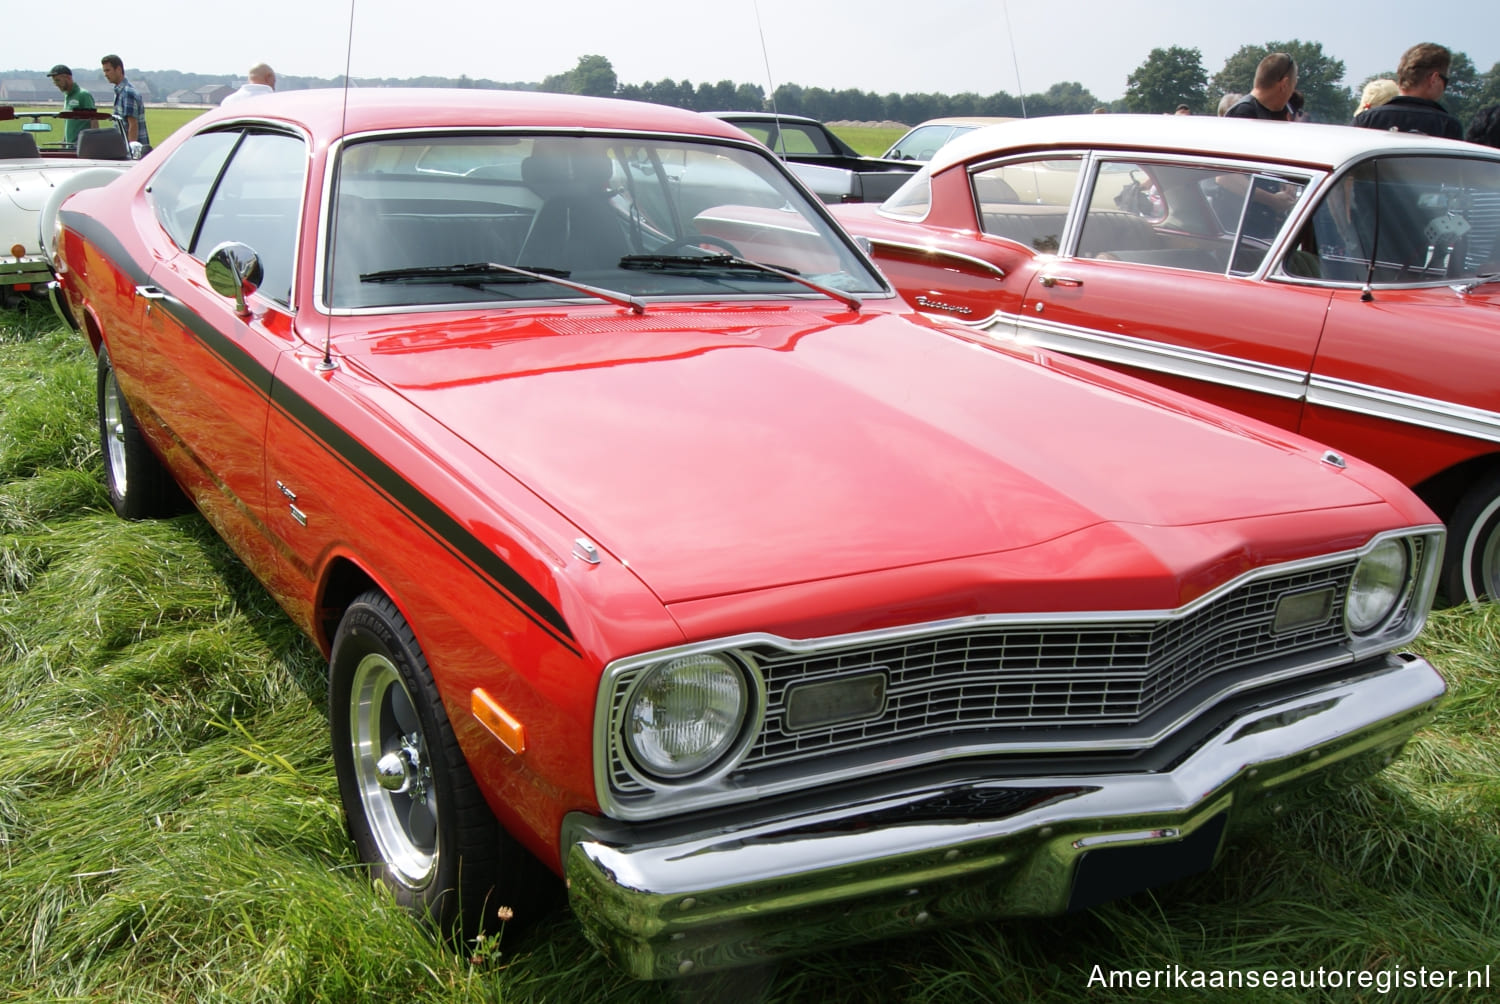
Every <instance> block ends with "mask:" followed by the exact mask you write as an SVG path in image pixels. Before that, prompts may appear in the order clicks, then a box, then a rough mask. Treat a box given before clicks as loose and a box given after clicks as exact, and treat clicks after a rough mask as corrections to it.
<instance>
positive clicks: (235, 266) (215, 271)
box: [203, 241, 265, 317]
mask: <svg viewBox="0 0 1500 1004" xmlns="http://www.w3.org/2000/svg"><path fill="white" fill-rule="evenodd" d="M203 276H204V278H206V279H207V280H208V285H209V288H210V289H212V290H213V291H214V292H215V293H218V294H219V295H220V296H232V297H234V312H235V313H236V314H238V315H239V316H240V317H249V316H250V308H249V307H247V306H245V291H246V289H247V288H248V289H249V290H250V291H251V292H254V291H255V288H256V287H257V286H259V285H260V283H261V280H262V279H264V278H265V271H264V270H263V269H262V268H261V267H260V256H259V255H257V254H256V253H255V250H254V249H253V248H251V247H250V246H249V245H248V244H240V243H238V242H237V241H225V242H224V243H223V244H220V245H218V246H217V247H215V248H214V249H213V250H212V251H210V252H209V253H208V261H207V262H205V263H204V265H203Z"/></svg>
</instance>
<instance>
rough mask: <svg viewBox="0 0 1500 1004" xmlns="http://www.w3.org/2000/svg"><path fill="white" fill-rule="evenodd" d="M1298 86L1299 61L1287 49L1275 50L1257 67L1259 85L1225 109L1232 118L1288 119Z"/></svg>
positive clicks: (1226, 115)
mask: <svg viewBox="0 0 1500 1004" xmlns="http://www.w3.org/2000/svg"><path fill="white" fill-rule="evenodd" d="M1296 89H1297V63H1296V62H1295V61H1294V60H1293V59H1292V57H1291V56H1288V55H1287V54H1286V53H1284V52H1273V53H1271V54H1270V55H1268V56H1266V58H1264V59H1262V60H1261V61H1260V64H1259V65H1258V66H1256V68H1255V85H1254V86H1253V87H1251V88H1250V93H1249V94H1246V95H1245V96H1244V97H1243V98H1240V100H1239V101H1237V102H1235V103H1234V104H1233V105H1230V106H1229V110H1228V111H1226V112H1224V117H1225V118H1231V119H1271V120H1273V121H1276V122H1287V121H1289V120H1290V118H1291V116H1290V115H1288V114H1287V107H1286V106H1287V102H1288V101H1290V100H1291V98H1292V92H1293V91H1295V90H1296Z"/></svg>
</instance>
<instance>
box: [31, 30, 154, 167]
mask: <svg viewBox="0 0 1500 1004" xmlns="http://www.w3.org/2000/svg"><path fill="white" fill-rule="evenodd" d="M99 65H100V67H101V68H102V69H103V70H104V79H105V80H108V81H109V82H110V83H111V84H113V85H114V88H115V104H114V109H115V116H116V117H118V118H119V119H121V120H122V121H123V122H124V123H125V139H126V141H127V142H128V143H129V144H130V149H131V152H132V153H133V154H134V155H136V156H142V155H144V154H147V153H149V152H150V151H151V135H150V133H148V132H147V130H146V102H144V101H142V100H141V92H140V91H138V90H136V89H135V85H134V84H132V83H131V82H130V80H129V79H128V78H127V77H126V76H125V63H124V61H123V60H121V59H120V57H119V56H116V55H114V54H113V53H111V54H110V55H108V56H105V57H103V58H102V59H100V60H99ZM47 75H48V76H49V77H51V78H52V84H53V86H55V87H56V88H57V89H58V90H60V91H62V92H63V111H68V112H73V111H93V110H94V109H95V105H94V96H93V95H92V94H90V93H89V92H88V91H86V90H84V89H83V88H82V87H81V86H79V85H78V83H77V82H76V81H75V80H74V79H73V70H72V69H71V68H70V67H68V66H67V65H66V64H64V63H58V64H57V65H56V66H54V67H52V69H51V70H49V71H48V72H47ZM88 124H89V123H88V120H87V119H69V120H68V124H67V128H66V131H65V132H64V134H63V138H64V139H65V140H66V141H67V142H69V143H72V144H75V145H76V144H77V142H78V136H79V134H80V133H82V132H83V130H84V129H86V128H88Z"/></svg>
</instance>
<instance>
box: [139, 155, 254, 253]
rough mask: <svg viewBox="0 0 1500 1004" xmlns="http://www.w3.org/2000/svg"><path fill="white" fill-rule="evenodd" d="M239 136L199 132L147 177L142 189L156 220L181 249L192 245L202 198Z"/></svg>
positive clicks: (209, 188) (211, 185) (206, 195)
mask: <svg viewBox="0 0 1500 1004" xmlns="http://www.w3.org/2000/svg"><path fill="white" fill-rule="evenodd" d="M239 138H240V134H239V133H238V132H208V133H200V134H198V135H197V136H194V137H193V138H192V139H190V140H188V141H187V142H186V143H184V144H182V145H181V146H179V147H178V148H177V149H176V150H175V151H174V152H173V153H172V156H171V157H170V158H169V159H168V160H167V162H166V163H165V164H163V165H162V166H161V168H160V169H159V170H158V171H157V172H156V174H154V175H152V177H151V184H150V185H149V186H147V188H146V191H147V192H148V193H149V194H150V197H151V207H152V209H153V210H154V211H155V213H156V219H157V222H158V223H160V224H161V225H162V229H164V230H165V231H166V232H167V236H169V237H171V238H172V243H173V244H176V245H177V246H178V247H179V248H182V249H183V250H184V251H186V250H188V249H189V248H190V247H191V246H192V243H193V231H194V230H196V229H197V227H198V218H199V217H200V216H202V214H203V203H204V200H206V199H207V198H208V193H209V192H210V191H211V190H212V189H213V184H214V179H216V178H217V177H218V176H219V172H220V171H221V170H223V168H224V161H225V159H226V158H227V157H228V156H229V151H230V150H232V149H233V148H234V144H235V143H236V142H237V141H238V140H239Z"/></svg>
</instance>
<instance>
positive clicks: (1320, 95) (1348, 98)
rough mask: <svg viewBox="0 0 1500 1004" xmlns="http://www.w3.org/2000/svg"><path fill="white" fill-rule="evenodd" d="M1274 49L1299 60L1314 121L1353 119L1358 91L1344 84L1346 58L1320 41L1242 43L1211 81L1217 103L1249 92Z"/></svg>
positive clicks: (1302, 87)
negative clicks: (1330, 51) (1326, 51)
mask: <svg viewBox="0 0 1500 1004" xmlns="http://www.w3.org/2000/svg"><path fill="white" fill-rule="evenodd" d="M1273 52H1284V53H1286V54H1287V55H1289V56H1291V57H1292V59H1294V60H1295V61H1296V63H1297V89H1298V90H1299V91H1301V92H1302V96H1303V98H1304V99H1305V100H1306V105H1305V106H1304V107H1305V110H1306V111H1307V113H1308V115H1309V116H1311V117H1312V119H1313V121H1315V122H1348V121H1349V117H1350V116H1351V115H1353V114H1354V103H1355V100H1356V98H1357V97H1358V95H1356V94H1355V93H1353V92H1352V91H1350V89H1349V88H1348V87H1346V86H1345V85H1344V61H1343V60H1342V59H1334V58H1333V57H1332V56H1328V55H1325V54H1324V52H1323V45H1322V43H1320V42H1303V41H1299V40H1298V39H1292V40H1291V41H1290V42H1267V43H1266V44H1264V45H1242V46H1240V48H1239V50H1238V51H1236V52H1235V53H1234V55H1232V56H1230V57H1229V58H1228V59H1226V60H1224V68H1223V69H1222V70H1220V71H1219V72H1218V73H1216V74H1214V78H1213V80H1212V81H1210V83H1209V93H1210V94H1211V95H1213V100H1214V103H1215V104H1217V103H1218V100H1219V98H1220V97H1221V96H1222V95H1225V94H1249V93H1250V89H1251V88H1252V87H1254V86H1255V68H1256V67H1257V66H1259V65H1260V61H1261V60H1262V59H1264V58H1265V57H1266V56H1269V55H1270V54H1271V53H1273ZM1393 76H1394V74H1393Z"/></svg>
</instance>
